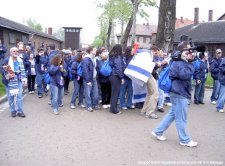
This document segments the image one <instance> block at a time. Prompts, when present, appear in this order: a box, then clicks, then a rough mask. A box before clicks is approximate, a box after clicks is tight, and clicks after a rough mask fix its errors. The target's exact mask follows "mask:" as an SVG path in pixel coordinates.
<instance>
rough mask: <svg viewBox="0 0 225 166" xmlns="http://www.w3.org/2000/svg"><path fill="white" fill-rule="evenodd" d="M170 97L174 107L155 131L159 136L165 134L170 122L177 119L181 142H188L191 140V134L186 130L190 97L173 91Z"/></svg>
mask: <svg viewBox="0 0 225 166" xmlns="http://www.w3.org/2000/svg"><path fill="white" fill-rule="evenodd" d="M170 99H171V102H172V107H171V108H170V110H169V112H168V113H167V115H166V116H165V117H164V118H163V120H162V121H161V122H160V124H159V125H158V126H157V127H156V128H155V129H154V130H153V131H154V132H155V133H156V135H158V136H161V135H163V132H164V131H166V129H167V128H168V127H169V126H170V124H171V123H172V122H173V121H174V120H175V123H176V128H177V132H178V136H179V140H180V142H181V143H188V142H189V141H190V136H189V135H188V134H187V133H186V131H185V129H186V127H187V109H188V99H187V98H184V97H183V96H180V95H178V94H174V93H171V96H170Z"/></svg>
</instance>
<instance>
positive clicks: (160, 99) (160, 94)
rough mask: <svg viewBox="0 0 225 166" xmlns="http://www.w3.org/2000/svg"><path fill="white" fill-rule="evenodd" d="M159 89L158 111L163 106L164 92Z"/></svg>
mask: <svg viewBox="0 0 225 166" xmlns="http://www.w3.org/2000/svg"><path fill="white" fill-rule="evenodd" d="M158 89H159V100H158V109H161V108H163V105H164V91H163V90H162V89H160V88H158Z"/></svg>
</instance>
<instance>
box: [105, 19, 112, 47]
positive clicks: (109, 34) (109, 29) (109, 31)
mask: <svg viewBox="0 0 225 166" xmlns="http://www.w3.org/2000/svg"><path fill="white" fill-rule="evenodd" d="M111 32H112V20H111V19H109V27H108V32H107V38H106V47H107V49H108V50H109V49H110V36H111Z"/></svg>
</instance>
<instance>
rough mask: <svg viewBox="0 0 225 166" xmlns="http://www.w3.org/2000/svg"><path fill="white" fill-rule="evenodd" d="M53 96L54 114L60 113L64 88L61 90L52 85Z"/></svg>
mask: <svg viewBox="0 0 225 166" xmlns="http://www.w3.org/2000/svg"><path fill="white" fill-rule="evenodd" d="M50 87H51V94H52V100H51V103H52V109H53V111H54V112H58V110H59V109H58V108H59V105H61V104H62V98H63V95H64V87H61V88H59V87H58V86H55V85H52V84H50Z"/></svg>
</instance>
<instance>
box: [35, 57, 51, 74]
mask: <svg viewBox="0 0 225 166" xmlns="http://www.w3.org/2000/svg"><path fill="white" fill-rule="evenodd" d="M35 62H36V72H37V74H40V75H42V74H45V70H46V69H47V67H48V57H47V56H46V55H42V56H40V55H36V57H35Z"/></svg>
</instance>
